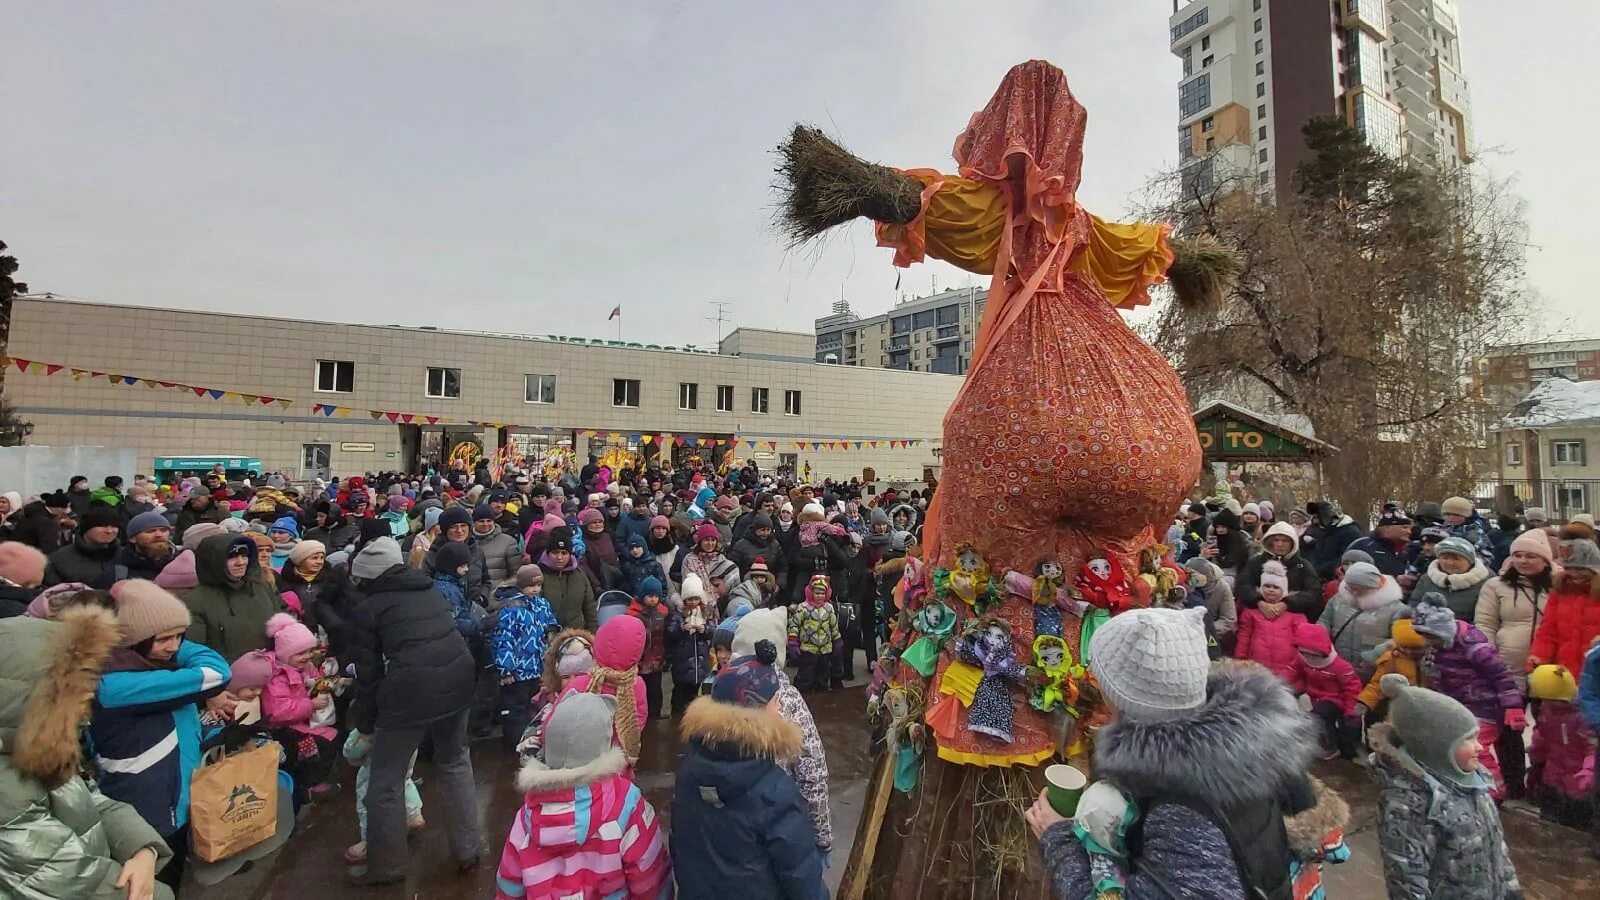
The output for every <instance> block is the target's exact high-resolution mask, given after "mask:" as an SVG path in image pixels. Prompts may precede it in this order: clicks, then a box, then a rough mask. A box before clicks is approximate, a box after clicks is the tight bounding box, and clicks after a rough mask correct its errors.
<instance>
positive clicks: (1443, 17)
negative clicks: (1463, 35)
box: [1430, 3, 1460, 37]
mask: <svg viewBox="0 0 1600 900" xmlns="http://www.w3.org/2000/svg"><path fill="white" fill-rule="evenodd" d="M1430 5H1431V6H1432V7H1433V24H1434V25H1436V26H1437V27H1438V29H1439V30H1440V31H1442V32H1444V33H1445V34H1448V35H1450V36H1451V37H1455V36H1456V35H1458V34H1460V32H1458V31H1456V20H1455V19H1454V18H1453V17H1452V16H1451V15H1450V14H1449V13H1447V12H1445V11H1444V10H1443V9H1441V8H1440V7H1439V4H1437V3H1433V4H1430Z"/></svg>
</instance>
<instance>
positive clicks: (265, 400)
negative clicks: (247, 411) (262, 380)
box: [259, 397, 278, 406]
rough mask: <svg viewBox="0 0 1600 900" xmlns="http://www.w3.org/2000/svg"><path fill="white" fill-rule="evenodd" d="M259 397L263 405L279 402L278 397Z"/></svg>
mask: <svg viewBox="0 0 1600 900" xmlns="http://www.w3.org/2000/svg"><path fill="white" fill-rule="evenodd" d="M259 399H260V400H261V405H262V406H271V405H272V404H274V403H276V402H278V398H277V397H260V398H259Z"/></svg>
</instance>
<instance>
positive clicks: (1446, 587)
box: [1407, 559, 1492, 622]
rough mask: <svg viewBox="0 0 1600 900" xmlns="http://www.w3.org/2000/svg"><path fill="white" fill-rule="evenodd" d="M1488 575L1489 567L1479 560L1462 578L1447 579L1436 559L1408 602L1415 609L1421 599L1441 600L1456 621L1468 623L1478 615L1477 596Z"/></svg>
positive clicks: (1456, 576) (1460, 576)
mask: <svg viewBox="0 0 1600 900" xmlns="http://www.w3.org/2000/svg"><path fill="white" fill-rule="evenodd" d="M1491 574H1492V573H1491V572H1490V571H1489V567H1488V566H1485V565H1484V564H1483V560H1481V559H1480V560H1473V563H1472V568H1471V569H1468V570H1467V571H1466V572H1465V573H1463V574H1461V575H1446V574H1445V573H1444V572H1443V571H1442V570H1441V569H1440V568H1439V561H1438V560H1437V559H1436V560H1434V561H1433V562H1431V563H1429V564H1428V570H1427V571H1426V572H1423V573H1422V576H1421V577H1420V578H1418V579H1417V583H1416V584H1415V585H1414V586H1413V587H1412V588H1411V596H1410V598H1408V601H1407V602H1409V603H1410V604H1411V605H1412V606H1415V605H1416V604H1417V601H1418V600H1421V599H1422V598H1423V597H1424V596H1426V595H1428V594H1438V595H1440V596H1442V597H1444V601H1445V605H1446V606H1448V607H1450V611H1451V612H1453V613H1455V614H1456V618H1457V619H1459V620H1461V621H1463V622H1471V621H1472V620H1473V617H1474V616H1476V615H1477V614H1478V594H1479V592H1480V591H1482V590H1483V584H1484V582H1486V581H1488V580H1489V576H1490V575H1491Z"/></svg>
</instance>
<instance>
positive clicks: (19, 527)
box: [11, 500, 61, 556]
mask: <svg viewBox="0 0 1600 900" xmlns="http://www.w3.org/2000/svg"><path fill="white" fill-rule="evenodd" d="M11 539H12V540H14V541H20V542H22V543H24V544H27V545H28V546H30V547H33V548H34V549H36V550H38V551H39V552H40V553H43V554H44V555H46V556H49V555H50V554H51V553H54V552H55V551H56V550H57V549H58V548H59V547H60V546H61V523H60V522H59V521H57V520H56V517H55V516H54V515H53V514H52V513H51V512H50V508H49V507H47V506H45V505H44V501H42V500H35V501H33V502H32V503H29V504H28V505H26V506H24V507H23V508H22V515H21V516H15V517H13V518H12V519H11Z"/></svg>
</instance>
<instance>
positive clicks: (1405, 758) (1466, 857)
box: [1367, 724, 1523, 900]
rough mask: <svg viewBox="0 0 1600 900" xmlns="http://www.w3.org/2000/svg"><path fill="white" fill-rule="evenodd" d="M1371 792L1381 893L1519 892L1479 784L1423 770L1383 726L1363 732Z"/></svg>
mask: <svg viewBox="0 0 1600 900" xmlns="http://www.w3.org/2000/svg"><path fill="white" fill-rule="evenodd" d="M1367 742H1368V744H1370V745H1371V747H1372V766H1371V771H1372V773H1373V775H1374V777H1376V778H1377V780H1378V784H1379V786H1380V792H1379V794H1378V846H1379V847H1380V848H1381V849H1382V850H1383V874H1384V878H1385V880H1386V881H1387V882H1388V888H1389V896H1391V897H1407V898H1417V900H1511V898H1520V897H1522V896H1523V894H1522V887H1521V885H1520V884H1519V883H1518V882H1517V872H1516V868H1515V867H1514V866H1512V864H1511V856H1510V854H1509V853H1508V852H1507V851H1506V840H1505V833H1504V832H1503V831H1502V830H1501V827H1500V816H1499V814H1498V812H1497V811H1496V810H1495V804H1494V799H1493V798H1492V797H1490V796H1489V791H1488V788H1487V787H1484V788H1478V789H1475V790H1473V789H1467V788H1462V787H1458V786H1455V785H1453V784H1449V783H1447V782H1444V781H1441V780H1440V779H1438V778H1435V777H1433V776H1432V775H1430V774H1428V772H1427V771H1426V770H1425V769H1423V768H1422V766H1420V765H1419V764H1418V763H1417V761H1416V760H1415V759H1413V758H1412V757H1411V755H1410V754H1409V753H1407V752H1406V751H1405V750H1404V749H1403V748H1401V747H1400V746H1399V745H1398V743H1397V742H1396V739H1395V737H1394V731H1393V729H1392V727H1391V726H1389V725H1387V724H1383V725H1375V726H1373V727H1372V728H1371V729H1370V730H1369V731H1368V732H1367Z"/></svg>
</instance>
